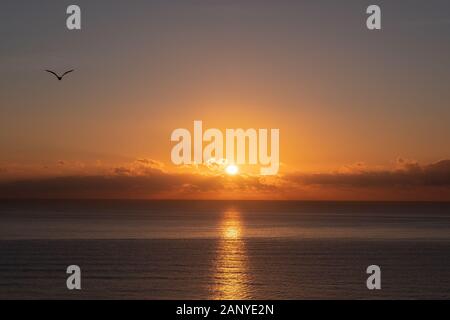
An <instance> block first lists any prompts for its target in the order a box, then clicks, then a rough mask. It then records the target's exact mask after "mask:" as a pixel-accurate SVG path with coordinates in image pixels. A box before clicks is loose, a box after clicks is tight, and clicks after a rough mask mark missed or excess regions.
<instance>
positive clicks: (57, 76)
mask: <svg viewBox="0 0 450 320" xmlns="http://www.w3.org/2000/svg"><path fill="white" fill-rule="evenodd" d="M45 71H47V72H50V73H51V74H53V75H54V76H55V77H56V78H58V80H59V81H61V80H62V78H63V77H64V76H65V75H66V74H68V73H71V72H72V71H74V69H72V70H69V71H66V72H64V73H63V74H62V75H61V76H59V75H58V74H57V73H56V72H53V71H51V70H45Z"/></svg>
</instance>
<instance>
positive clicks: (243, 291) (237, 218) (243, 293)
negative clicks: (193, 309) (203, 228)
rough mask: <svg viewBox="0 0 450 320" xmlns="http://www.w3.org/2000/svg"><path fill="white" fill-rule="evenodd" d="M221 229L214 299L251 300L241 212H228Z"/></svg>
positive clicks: (215, 267) (223, 218) (216, 261)
mask: <svg viewBox="0 0 450 320" xmlns="http://www.w3.org/2000/svg"><path fill="white" fill-rule="evenodd" d="M219 230H220V239H219V242H218V245H217V252H216V259H215V263H214V286H213V290H212V298H213V299H220V300H232V299H250V298H251V296H250V292H249V274H248V257H247V251H246V247H245V239H243V237H242V233H243V225H242V222H241V215H240V213H239V212H238V211H235V210H230V211H226V212H225V213H224V214H223V217H222V221H221V223H220V229H219Z"/></svg>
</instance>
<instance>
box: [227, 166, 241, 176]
mask: <svg viewBox="0 0 450 320" xmlns="http://www.w3.org/2000/svg"><path fill="white" fill-rule="evenodd" d="M225 172H226V173H227V174H228V175H230V176H234V175H236V174H237V173H238V172H239V168H238V167H237V166H236V165H234V164H230V165H229V166H228V167H227V168H226V169H225Z"/></svg>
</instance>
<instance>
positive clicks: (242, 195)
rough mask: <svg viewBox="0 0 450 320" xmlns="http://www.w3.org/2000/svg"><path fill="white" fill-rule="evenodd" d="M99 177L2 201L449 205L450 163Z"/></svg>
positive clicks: (17, 190) (117, 171)
mask: <svg viewBox="0 0 450 320" xmlns="http://www.w3.org/2000/svg"><path fill="white" fill-rule="evenodd" d="M102 172H103V173H98V174H74V175H62V176H56V177H55V176H54V177H39V178H27V179H20V180H15V181H11V180H10V181H4V182H1V183H0V198H22V199H25V198H60V199H61V198H80V199H84V198H125V199H162V198H171V199H174V198H176V199H299V200H446V201H449V200H450V160H442V161H439V162H436V163H432V164H428V165H420V164H419V163H417V162H416V161H411V160H405V159H397V161H396V163H395V165H394V166H393V168H392V169H386V168H385V169H382V168H375V169H374V168H372V169H371V168H369V167H368V166H366V165H365V164H364V163H357V164H356V165H350V166H346V167H344V168H341V169H340V170H339V171H336V172H328V173H326V172H321V173H289V174H285V175H280V176H274V177H263V176H260V175H255V174H240V175H238V176H234V177H230V176H227V175H225V174H224V173H223V170H217V168H215V167H213V168H209V167H208V166H195V167H192V168H180V170H177V171H175V172H173V171H170V170H168V169H167V168H165V166H164V164H162V163H160V162H158V161H155V160H151V159H138V160H136V161H134V162H132V163H129V164H127V165H123V166H117V167H112V168H109V170H107V171H102Z"/></svg>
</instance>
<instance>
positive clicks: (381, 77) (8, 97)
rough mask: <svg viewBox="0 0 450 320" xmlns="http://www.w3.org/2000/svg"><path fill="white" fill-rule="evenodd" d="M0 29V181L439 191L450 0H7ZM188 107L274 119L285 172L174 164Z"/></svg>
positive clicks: (148, 194) (449, 167)
mask: <svg viewBox="0 0 450 320" xmlns="http://www.w3.org/2000/svg"><path fill="white" fill-rule="evenodd" d="M70 4H77V5H79V6H80V7H81V10H82V30H80V31H69V30H67V28H66V27H65V20H66V18H67V15H66V14H65V11H66V8H67V6H68V5H70ZM370 4H378V5H380V7H381V9H382V30H381V31H369V30H368V29H367V28H366V23H365V20H366V18H367V15H366V13H365V10H366V8H367V6H368V5H370ZM0 35H1V38H2V41H1V42H0V72H1V75H2V77H1V78H0V150H1V152H0V198H9V197H24V198H26V197H32V198H33V197H42V198H47V197H49V198H53V197H56V198H66V197H67V198H85V197H87V198H175V199H176V198H183V199H184V198H195V199H299V200H445V201H449V200H450V160H449V159H450V154H449V153H450V139H449V138H450V126H449V125H448V123H449V122H450V108H449V105H450V103H449V102H450V90H448V88H449V83H450V63H449V60H448V57H449V56H450V2H448V1H444V0H442V1H441V0H430V1H417V0H409V1H378V0H377V1H365V0H359V1H357V0H347V1H334V0H318V1H300V0H296V1H288V0H277V1H273V0H272V1H266V0H258V1H256V0H247V1H236V0H228V1H224V0H223V1H222V0H216V1H208V0H196V1H193V0H170V1H167V0H166V1H143V0H142V1H137V0H131V1H115V0H109V1H104V0H96V1H82V0H77V1H49V0H42V1H39V2H37V1H23V0H15V1H12V0H6V1H2V10H1V11H0ZM72 68H74V69H75V72H73V73H72V74H70V75H68V76H67V78H65V79H64V80H63V81H56V79H55V78H54V77H52V76H51V75H49V74H48V73H45V72H44V71H43V70H45V69H52V70H55V71H57V72H63V71H65V70H68V69H72ZM194 120H202V121H203V124H204V126H205V127H208V128H219V129H221V130H225V129H226V128H244V129H246V128H268V129H270V128H278V129H280V160H281V163H282V164H281V168H280V171H279V174H278V175H277V176H274V177H262V176H259V175H258V174H255V173H254V172H253V171H251V170H250V169H249V170H248V171H247V169H246V168H241V170H240V173H239V174H238V175H236V176H233V177H232V176H227V175H226V174H224V171H223V170H222V169H223V168H215V167H214V168H211V167H207V166H191V167H186V166H184V167H177V166H174V165H173V164H172V163H171V159H170V154H171V149H172V147H173V143H171V141H170V135H171V133H172V131H173V130H175V129H177V128H189V129H191V130H192V126H193V121H194Z"/></svg>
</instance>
